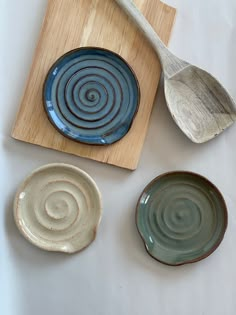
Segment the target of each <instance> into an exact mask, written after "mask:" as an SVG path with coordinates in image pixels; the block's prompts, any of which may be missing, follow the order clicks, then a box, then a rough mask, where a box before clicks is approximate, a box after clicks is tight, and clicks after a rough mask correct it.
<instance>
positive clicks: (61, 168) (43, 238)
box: [14, 163, 102, 253]
mask: <svg viewBox="0 0 236 315" xmlns="http://www.w3.org/2000/svg"><path fill="white" fill-rule="evenodd" d="M101 216H102V201H101V194H100V192H99V189H98V187H97V185H96V183H95V182H94V180H93V179H92V178H91V177H90V176H89V175H88V174H87V173H86V172H84V171H82V170H81V169H79V168H77V167H75V166H72V165H68V164H62V163H57V164H49V165H45V166H43V167H41V168H39V169H37V170H35V171H34V172H33V173H32V174H31V175H30V176H29V177H28V178H26V180H25V181H24V182H23V183H22V185H21V186H20V188H19V189H18V191H17V193H16V196H15V201H14V218H15V222H16V225H17V227H18V229H19V230H20V232H21V233H22V234H23V236H24V237H25V238H26V239H27V240H28V241H30V242H31V243H33V244H34V245H35V246H38V247H40V248H41V249H44V250H48V251H59V252H65V253H75V252H78V251H81V250H82V249H84V248H86V247H87V246H89V245H90V244H91V242H92V241H93V240H94V239H95V238H96V233H97V229H98V226H99V223H100V220H101Z"/></svg>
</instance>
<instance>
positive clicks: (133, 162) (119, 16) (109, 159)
mask: <svg viewBox="0 0 236 315" xmlns="http://www.w3.org/2000/svg"><path fill="white" fill-rule="evenodd" d="M135 3H136V5H137V6H138V8H140V10H141V11H142V12H143V14H144V15H145V16H146V18H147V19H148V20H149V22H150V23H151V24H152V26H153V27H154V29H155V30H156V31H157V33H158V34H159V36H160V38H161V39H162V40H163V41H164V43H165V44H167V43H168V40H169V37H170V33H171V30H172V27H173V23H174V19H175V9H173V8H171V7H169V6H167V5H165V4H163V3H162V2H160V1H157V0H136V1H135ZM82 46H98V47H103V48H107V49H110V50H113V51H114V52H116V53H118V54H120V55H121V56H122V57H123V58H124V59H125V60H126V61H127V62H128V63H129V64H130V66H131V67H132V68H133V70H134V71H135V73H136V75H137V78H138V81H139V84H140V90H141V102H140V108H139V111H138V114H137V116H136V118H135V120H134V123H133V126H132V128H131V130H130V131H129V133H128V134H127V135H126V136H125V137H124V138H123V139H122V140H120V141H119V142H117V143H115V144H113V145H110V146H107V147H100V146H99V147H98V146H91V145H85V144H80V143H77V142H74V141H72V140H69V139H67V138H65V137H63V136H62V135H61V134H60V133H58V131H57V130H56V129H55V128H54V127H53V126H52V125H51V124H50V123H49V121H48V119H47V117H46V114H45V112H44V109H43V103H42V89H43V83H44V80H45V77H46V74H47V72H48V70H49V68H50V67H51V65H52V64H53V63H54V62H55V61H56V60H57V59H58V58H59V57H60V56H61V55H63V54H64V53H66V52H68V51H69V50H72V49H75V48H78V47H82ZM160 72H161V70H160V64H159V61H158V58H157V57H156V54H155V52H154V51H153V49H152V48H151V46H150V45H149V43H148V42H147V41H146V39H145V38H144V37H143V35H142V34H141V33H140V31H138V29H137V28H136V27H135V26H134V24H133V23H132V21H131V20H129V18H128V17H127V16H126V14H125V13H124V12H122V10H121V9H120V8H119V6H118V5H117V4H116V2H115V1H113V0H102V1H101V0H49V3H48V7H47V12H46V16H45V20H44V23H43V27H42V31H41V35H40V38H39V42H38V46H37V49H36V52H35V57H34V61H33V65H32V68H31V72H30V75H29V79H28V82H27V85H26V89H25V93H24V95H23V99H22V102H21V104H20V109H19V112H18V114H17V118H16V122H15V125H14V127H13V131H12V136H13V138H15V139H18V140H21V141H25V142H29V143H32V144H36V145H40V146H42V147H46V148H51V149H55V150H59V151H63V152H67V153H71V154H75V155H78V156H81V157H86V158H90V159H93V160H97V161H100V162H104V163H108V164H112V165H116V166H119V167H123V168H127V169H131V170H134V169H136V168H137V165H138V161H139V158H140V154H141V151H142V147H143V144H144V140H145V137H146V133H147V128H148V123H149V118H150V115H151V111H152V107H153V102H154V99H155V95H156V91H157V87H158V81H159V78H160Z"/></svg>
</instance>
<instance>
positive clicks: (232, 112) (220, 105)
mask: <svg viewBox="0 0 236 315" xmlns="http://www.w3.org/2000/svg"><path fill="white" fill-rule="evenodd" d="M115 1H116V2H117V3H118V4H119V5H120V6H121V7H122V8H123V9H124V11H125V12H126V13H127V14H128V16H130V17H131V18H132V19H133V21H134V22H135V23H136V25H137V26H138V27H139V28H140V29H141V30H142V32H143V33H144V35H145V36H146V38H147V39H148V40H149V42H150V43H151V45H152V47H153V48H154V50H155V51H156V53H157V55H158V57H159V59H160V63H161V66H162V70H163V73H164V89H165V97H166V102H167V106H168V108H169V111H170V113H171V115H172V117H173V119H174V120H175V122H176V123H177V125H178V126H179V127H180V129H181V130H182V131H183V132H184V133H185V135H186V136H187V137H188V138H189V139H190V140H192V141H193V142H195V143H203V142H206V141H208V140H211V139H212V138H214V137H216V136H217V135H219V134H220V133H221V132H222V131H224V130H225V129H226V128H228V127H229V126H231V125H232V124H233V123H234V122H235V120H236V106H235V103H234V101H233V99H232V98H231V97H230V95H229V93H228V92H227V91H226V89H225V88H224V87H223V86H222V85H221V84H220V83H219V82H218V81H217V79H215V78H214V77H213V76H212V75H211V74H209V73H208V72H206V71H204V70H202V69H200V68H198V67H196V66H194V65H191V64H189V63H188V62H186V61H183V60H181V59H179V58H178V57H176V56H174V55H173V54H172V53H171V52H170V51H169V50H168V49H167V47H166V46H165V45H164V43H163V42H162V41H161V40H160V38H159V37H158V35H157V34H156V32H155V31H154V29H153V28H152V26H151V25H150V24H149V22H148V21H147V20H146V18H145V17H144V16H143V15H142V13H141V12H140V11H139V10H138V8H137V7H136V6H135V5H134V3H133V1H130V0H115Z"/></svg>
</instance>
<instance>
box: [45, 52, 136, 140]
mask: <svg viewBox="0 0 236 315" xmlns="http://www.w3.org/2000/svg"><path fill="white" fill-rule="evenodd" d="M43 99H44V107H45V110H46V113H47V116H48V118H49V120H50V122H51V123H52V124H53V125H54V127H56V129H57V130H58V131H59V132H61V133H62V134H63V135H64V136H66V137H68V138H70V139H73V140H75V141H78V142H82V143H87V144H95V145H107V144H112V143H114V142H116V141H118V140H120V139H121V138H122V137H124V136H125V135H126V134H127V132H128V131H129V129H130V127H131V125H132V122H133V119H134V117H135V115H136V113H137V110H138V106H139V101H140V90H139V85H138V81H137V78H136V76H135V74H134V72H133V71H132V69H131V68H130V67H129V66H128V65H127V63H126V62H125V61H124V60H123V59H122V58H121V57H120V56H119V55H117V54H115V53H113V52H111V51H109V50H105V49H101V48H94V47H86V48H79V49H76V50H73V51H70V52H68V53H67V54H65V55H64V56H62V57H61V58H60V59H59V60H57V61H56V63H55V64H54V65H53V66H52V68H51V69H50V71H49V73H48V75H47V77H46V80H45V84H44V91H43Z"/></svg>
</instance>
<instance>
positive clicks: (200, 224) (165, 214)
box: [136, 172, 228, 266]
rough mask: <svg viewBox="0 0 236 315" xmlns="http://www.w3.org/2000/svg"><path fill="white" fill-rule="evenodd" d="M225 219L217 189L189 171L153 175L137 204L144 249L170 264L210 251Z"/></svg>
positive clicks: (217, 241)
mask: <svg viewBox="0 0 236 315" xmlns="http://www.w3.org/2000/svg"><path fill="white" fill-rule="evenodd" d="M227 222H228V215H227V208H226V204H225V201H224V199H223V197H222V195H221V193H220V191H219V190H218V189H217V188H216V187H215V186H214V185H213V184H212V183H211V182H209V181H208V180H207V179H206V178H204V177H202V176H201V175H198V174H194V173H190V172H171V173H166V174H163V175H160V176H159V177H157V178H155V179H154V180H153V181H152V182H151V183H150V184H149V185H148V186H147V187H146V188H145V189H144V191H143V193H142V194H141V197H140V199H139V201H138V204H137V211H136V224H137V227H138V231H139V233H140V235H141V237H142V239H143V241H144V244H145V247H146V250H147V252H148V253H149V254H150V255H151V256H152V257H153V258H155V259H156V260H158V261H160V262H162V263H164V264H167V265H171V266H178V265H183V264H188V263H193V262H197V261H199V260H201V259H203V258H206V257H207V256H209V255H210V254H211V253H213V252H214V251H215V250H216V248H217V247H218V246H219V245H220V243H221V241H222V240H223V237H224V234H225V231H226V228H227Z"/></svg>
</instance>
